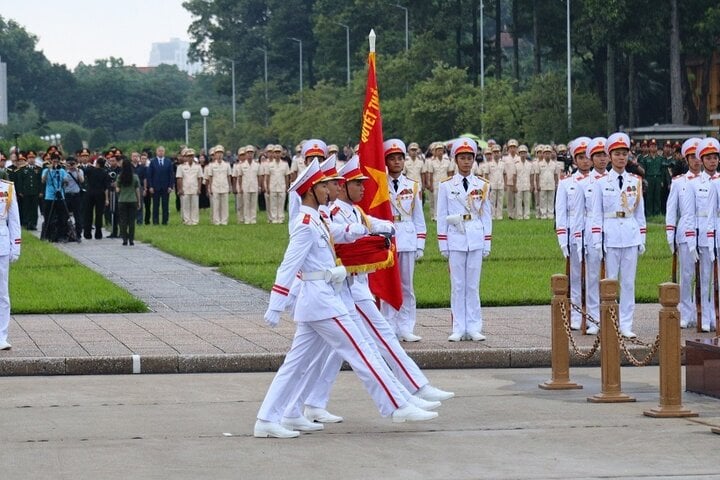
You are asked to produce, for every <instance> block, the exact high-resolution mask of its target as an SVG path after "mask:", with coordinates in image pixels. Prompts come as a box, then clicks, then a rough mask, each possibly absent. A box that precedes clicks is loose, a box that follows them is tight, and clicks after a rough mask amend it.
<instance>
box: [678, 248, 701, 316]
mask: <svg viewBox="0 0 720 480" xmlns="http://www.w3.org/2000/svg"><path fill="white" fill-rule="evenodd" d="M677 254H678V260H679V262H678V263H679V264H680V267H679V270H680V272H679V273H680V304H679V305H678V310H680V321H681V322H682V323H686V324H688V325H692V324H694V323H695V321H696V319H697V317H696V314H697V310H696V309H695V291H694V290H693V280H694V278H695V262H693V261H692V259H691V258H690V249H689V248H688V244H687V243H680V244H678V246H677Z"/></svg>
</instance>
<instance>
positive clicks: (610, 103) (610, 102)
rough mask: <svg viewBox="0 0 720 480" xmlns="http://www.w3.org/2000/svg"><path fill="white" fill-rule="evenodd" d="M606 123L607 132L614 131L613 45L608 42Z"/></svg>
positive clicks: (615, 121)
mask: <svg viewBox="0 0 720 480" xmlns="http://www.w3.org/2000/svg"><path fill="white" fill-rule="evenodd" d="M607 125H608V133H612V132H614V131H615V128H616V125H617V118H616V114H615V46H614V45H612V44H610V43H608V46H607Z"/></svg>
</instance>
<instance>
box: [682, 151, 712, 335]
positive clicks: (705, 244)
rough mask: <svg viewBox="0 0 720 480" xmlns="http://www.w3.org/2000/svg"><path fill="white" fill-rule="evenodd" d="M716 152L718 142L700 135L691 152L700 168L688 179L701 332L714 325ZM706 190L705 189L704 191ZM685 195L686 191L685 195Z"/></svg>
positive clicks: (710, 328) (708, 329) (707, 330)
mask: <svg viewBox="0 0 720 480" xmlns="http://www.w3.org/2000/svg"><path fill="white" fill-rule="evenodd" d="M718 153H720V144H718V141H717V140H716V139H714V138H704V139H703V140H701V141H700V143H699V144H698V146H697V150H696V152H695V155H697V156H698V157H700V160H701V161H702V165H703V172H702V173H701V174H700V176H699V177H698V178H696V179H694V180H692V181H691V182H688V185H689V186H692V187H693V188H692V189H691V190H690V192H691V194H694V195H695V202H694V203H695V225H696V228H697V244H698V253H699V256H700V259H699V261H700V278H699V279H697V280H696V281H698V282H700V296H701V299H702V300H701V302H700V309H701V310H702V325H701V329H702V331H703V332H709V331H710V330H712V329H714V328H715V308H714V305H713V294H712V292H713V262H714V261H715V254H716V252H715V246H716V243H715V228H716V225H715V223H716V221H717V220H716V219H717V210H716V205H717V199H716V197H717V187H716V184H717V180H716V179H717V178H718V175H717V173H716V171H717V167H718ZM706 190H707V191H706ZM688 196H689V195H688Z"/></svg>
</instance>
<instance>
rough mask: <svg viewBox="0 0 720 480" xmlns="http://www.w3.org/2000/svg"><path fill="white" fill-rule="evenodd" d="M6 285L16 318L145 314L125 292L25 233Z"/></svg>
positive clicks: (137, 302)
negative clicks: (74, 314)
mask: <svg viewBox="0 0 720 480" xmlns="http://www.w3.org/2000/svg"><path fill="white" fill-rule="evenodd" d="M9 285H10V298H11V299H12V313H13V314H15V315H17V314H31V313H126V312H146V311H147V307H146V306H145V304H144V303H143V302H141V301H140V300H138V299H136V298H135V297H133V296H132V295H130V294H129V293H128V292H127V291H125V290H123V289H122V288H120V287H118V286H117V285H115V284H113V283H112V282H110V281H109V280H107V279H106V278H105V277H103V276H102V275H100V274H98V273H95V272H94V271H92V270H90V269H88V268H87V267H85V266H83V265H80V264H79V263H78V262H77V261H75V260H74V259H72V258H70V257H69V256H67V255H66V254H64V253H62V252H60V251H59V250H58V249H57V248H55V247H54V246H53V245H52V244H50V243H47V242H43V241H40V240H38V239H37V238H36V237H35V236H34V235H30V234H29V233H27V232H23V249H22V254H21V255H20V259H19V260H18V261H17V262H16V263H14V264H12V267H11V268H10V283H9Z"/></svg>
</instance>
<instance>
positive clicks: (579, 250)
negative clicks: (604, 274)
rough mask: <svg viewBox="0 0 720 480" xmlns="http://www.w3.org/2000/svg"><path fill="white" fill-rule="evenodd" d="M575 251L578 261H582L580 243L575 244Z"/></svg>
mask: <svg viewBox="0 0 720 480" xmlns="http://www.w3.org/2000/svg"><path fill="white" fill-rule="evenodd" d="M575 253H577V258H578V262H582V260H583V248H582V243H576V244H575Z"/></svg>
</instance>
